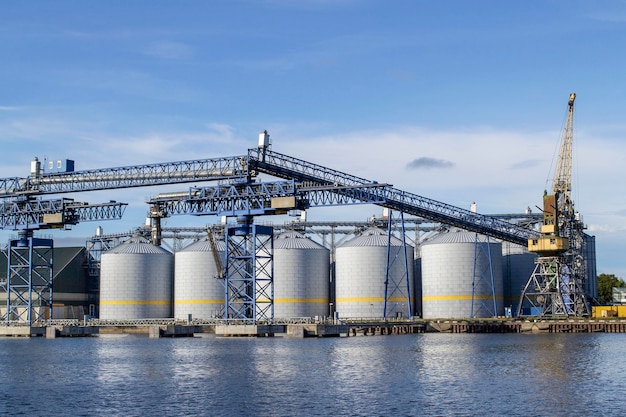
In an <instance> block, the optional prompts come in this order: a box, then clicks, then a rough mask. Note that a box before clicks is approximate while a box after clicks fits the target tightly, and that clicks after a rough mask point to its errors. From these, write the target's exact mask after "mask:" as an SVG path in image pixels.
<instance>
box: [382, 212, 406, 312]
mask: <svg viewBox="0 0 626 417" xmlns="http://www.w3.org/2000/svg"><path fill="white" fill-rule="evenodd" d="M392 223H393V212H392V211H391V210H389V218H388V223H387V264H386V268H385V301H384V303H383V317H384V318H388V317H391V318H398V316H399V315H400V314H402V310H400V309H398V307H397V303H396V301H401V302H406V305H407V309H406V311H407V312H408V314H409V317H412V316H413V308H412V303H411V298H412V297H411V286H410V279H411V277H410V276H409V260H408V257H407V254H406V231H405V229H404V214H403V213H402V212H400V224H401V228H402V235H401V241H402V245H401V246H400V250H401V251H402V255H401V257H400V258H401V259H400V260H399V261H400V262H402V263H403V265H402V267H403V274H402V276H401V277H400V278H399V279H395V280H394V279H392V281H391V282H390V276H389V275H390V271H391V268H392V266H393V265H394V263H395V262H396V261H398V259H397V256H394V257H392V254H391V248H392V246H391V237H392ZM411 262H413V260H412V259H411ZM403 286H404V288H403ZM388 306H392V307H391V308H388Z"/></svg>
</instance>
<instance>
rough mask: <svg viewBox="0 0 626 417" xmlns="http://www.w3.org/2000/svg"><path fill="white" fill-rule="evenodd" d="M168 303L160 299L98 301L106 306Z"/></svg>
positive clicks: (159, 304)
mask: <svg viewBox="0 0 626 417" xmlns="http://www.w3.org/2000/svg"><path fill="white" fill-rule="evenodd" d="M168 304H170V302H169V301H162V300H105V301H100V305H107V306H132V305H142V306H147V305H150V306H157V305H158V306H161V305H168Z"/></svg>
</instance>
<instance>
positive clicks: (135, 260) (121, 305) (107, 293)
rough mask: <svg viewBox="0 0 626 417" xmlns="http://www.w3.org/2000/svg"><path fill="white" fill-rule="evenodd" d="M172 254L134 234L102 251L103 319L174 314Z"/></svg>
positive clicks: (154, 316) (101, 315)
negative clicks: (111, 247) (125, 240)
mask: <svg viewBox="0 0 626 417" xmlns="http://www.w3.org/2000/svg"><path fill="white" fill-rule="evenodd" d="M173 268H174V257H173V255H172V254H171V253H170V252H168V251H166V250H165V249H162V248H160V247H158V246H154V245H152V244H151V243H149V242H148V241H147V240H146V239H143V238H141V237H134V238H132V239H130V240H128V241H127V242H124V243H122V244H121V245H119V246H117V247H115V248H113V249H111V250H109V251H107V252H105V253H103V254H102V258H101V266H100V318H101V319H117V320H131V319H144V318H165V317H172V284H173V282H172V274H173Z"/></svg>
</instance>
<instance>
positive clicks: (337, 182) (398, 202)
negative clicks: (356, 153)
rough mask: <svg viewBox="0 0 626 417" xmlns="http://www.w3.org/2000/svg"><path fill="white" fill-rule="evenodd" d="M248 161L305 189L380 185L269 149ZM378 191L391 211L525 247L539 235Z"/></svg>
mask: <svg viewBox="0 0 626 417" xmlns="http://www.w3.org/2000/svg"><path fill="white" fill-rule="evenodd" d="M248 158H249V161H248V163H249V164H250V166H251V169H250V171H251V172H252V171H254V172H262V173H266V174H270V175H273V176H276V177H279V178H284V179H295V180H297V181H300V182H301V183H302V184H303V185H308V186H327V187H342V186H343V187H351V186H363V185H368V184H369V185H377V184H378V183H377V182H376V181H370V180H366V179H364V178H359V177H356V176H353V175H350V174H346V173H343V172H341V171H336V170H333V169H330V168H326V167H323V166H321V165H315V164H312V163H310V162H307V161H303V160H301V159H297V158H293V157H290V156H287V155H283V154H280V153H278V152H273V151H270V150H269V149H266V148H258V149H250V150H248ZM379 191H380V194H378V195H377V196H376V198H378V199H380V200H383V201H379V202H374V201H370V202H371V203H372V204H376V205H379V206H382V207H386V208H389V209H391V210H395V211H400V212H403V213H406V214H410V215H413V216H418V217H422V218H424V219H428V220H432V221H436V222H439V223H445V224H448V225H450V226H456V227H459V228H462V229H465V230H469V231H472V232H477V233H481V234H484V235H487V236H491V237H494V238H497V239H502V240H506V241H510V242H514V243H517V244H522V245H523V244H526V242H527V240H528V239H529V238H530V237H534V236H538V235H539V233H537V232H536V231H534V230H529V229H527V228H525V227H521V226H518V225H515V224H512V223H509V222H506V221H504V220H500V219H496V218H493V217H490V216H485V215H481V214H478V213H474V212H471V211H469V210H465V209H462V208H459V207H455V206H452V205H449V204H444V203H441V202H439V201H435V200H431V199H429V198H425V197H422V196H419V195H417V194H412V193H407V192H405V191H402V190H398V189H396V188H393V187H391V186H388V185H387V186H384V187H380V189H379ZM372 199H373V198H372Z"/></svg>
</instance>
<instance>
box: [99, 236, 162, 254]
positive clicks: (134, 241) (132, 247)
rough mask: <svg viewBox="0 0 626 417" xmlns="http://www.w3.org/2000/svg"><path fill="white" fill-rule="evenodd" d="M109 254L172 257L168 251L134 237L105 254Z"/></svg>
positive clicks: (141, 238)
mask: <svg viewBox="0 0 626 417" xmlns="http://www.w3.org/2000/svg"><path fill="white" fill-rule="evenodd" d="M107 253H141V254H144V253H155V254H168V255H171V253H170V252H168V251H167V250H165V249H163V248H161V247H159V246H154V245H153V244H152V243H150V242H149V241H148V240H147V239H144V238H143V237H132V238H130V239H129V240H127V241H126V242H124V243H121V244H120V245H118V246H116V247H114V248H113V249H111V250H109V251H107V252H105V254H107Z"/></svg>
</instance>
